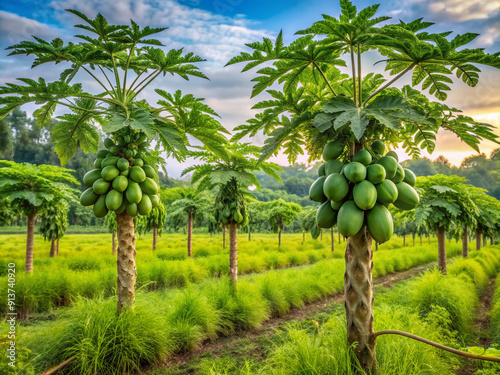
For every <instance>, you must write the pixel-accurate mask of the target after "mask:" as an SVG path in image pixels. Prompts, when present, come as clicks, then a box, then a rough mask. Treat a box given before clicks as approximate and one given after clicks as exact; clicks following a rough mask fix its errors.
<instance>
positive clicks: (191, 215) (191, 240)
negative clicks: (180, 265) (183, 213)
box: [187, 213, 193, 257]
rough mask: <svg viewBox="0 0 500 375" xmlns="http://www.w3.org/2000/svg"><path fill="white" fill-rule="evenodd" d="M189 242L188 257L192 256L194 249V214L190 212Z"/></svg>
mask: <svg viewBox="0 0 500 375" xmlns="http://www.w3.org/2000/svg"><path fill="white" fill-rule="evenodd" d="M187 236H188V238H187V242H188V257H191V255H192V251H193V214H191V213H189V214H188V228H187Z"/></svg>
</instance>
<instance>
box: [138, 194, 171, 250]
mask: <svg viewBox="0 0 500 375" xmlns="http://www.w3.org/2000/svg"><path fill="white" fill-rule="evenodd" d="M166 218H167V212H166V211H165V206H164V205H163V203H160V204H159V205H158V206H156V207H155V208H153V209H152V210H151V212H150V213H149V214H148V215H146V216H139V217H136V229H137V232H138V233H139V234H144V233H147V232H151V231H153V250H156V248H157V246H158V235H160V236H161V234H162V232H163V225H164V224H165V220H166Z"/></svg>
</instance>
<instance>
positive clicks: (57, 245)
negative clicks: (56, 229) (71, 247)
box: [56, 238, 59, 255]
mask: <svg viewBox="0 0 500 375" xmlns="http://www.w3.org/2000/svg"><path fill="white" fill-rule="evenodd" d="M56 255H59V238H58V239H57V240H56Z"/></svg>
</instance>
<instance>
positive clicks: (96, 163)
mask: <svg viewBox="0 0 500 375" xmlns="http://www.w3.org/2000/svg"><path fill="white" fill-rule="evenodd" d="M103 160H104V158H97V159H95V160H94V168H95V169H100V168H102V166H101V163H102V161H103Z"/></svg>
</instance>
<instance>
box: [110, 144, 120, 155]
mask: <svg viewBox="0 0 500 375" xmlns="http://www.w3.org/2000/svg"><path fill="white" fill-rule="evenodd" d="M109 152H111V153H112V154H113V155H118V153H119V152H120V147H118V146H111V147H110V148H109Z"/></svg>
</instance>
